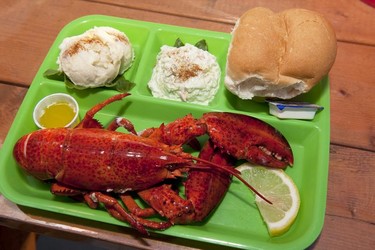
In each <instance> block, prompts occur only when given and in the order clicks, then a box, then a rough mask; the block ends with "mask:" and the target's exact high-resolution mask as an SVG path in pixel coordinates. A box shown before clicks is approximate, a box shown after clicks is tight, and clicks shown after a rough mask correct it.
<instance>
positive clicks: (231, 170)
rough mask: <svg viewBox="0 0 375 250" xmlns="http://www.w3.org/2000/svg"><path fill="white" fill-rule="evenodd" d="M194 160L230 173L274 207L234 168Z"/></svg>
mask: <svg viewBox="0 0 375 250" xmlns="http://www.w3.org/2000/svg"><path fill="white" fill-rule="evenodd" d="M193 158H194V160H196V161H199V162H203V163H206V164H208V165H211V166H215V167H217V168H219V169H221V170H223V171H225V172H227V173H230V174H232V175H234V176H235V177H236V178H237V179H239V180H240V181H241V182H242V183H243V184H245V185H246V186H247V187H248V188H250V189H251V190H252V191H253V192H254V193H255V194H256V195H258V196H259V197H260V198H262V199H263V200H264V201H266V202H267V203H269V204H271V205H272V202H271V201H270V200H268V199H267V198H266V197H264V196H263V195H262V194H261V193H259V192H258V191H257V190H256V189H255V188H254V187H253V186H251V185H250V184H249V183H248V182H247V181H245V180H244V179H243V178H242V177H241V175H240V174H241V173H240V171H238V170H237V169H234V168H231V167H227V166H224V165H219V164H216V163H213V162H210V161H207V160H204V159H201V158H196V157H193Z"/></svg>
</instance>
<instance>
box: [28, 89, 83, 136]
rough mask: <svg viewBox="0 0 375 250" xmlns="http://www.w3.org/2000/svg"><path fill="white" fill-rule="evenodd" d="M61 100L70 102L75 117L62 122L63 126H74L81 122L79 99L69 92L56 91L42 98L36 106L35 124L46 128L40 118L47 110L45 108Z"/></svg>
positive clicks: (34, 113)
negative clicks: (65, 122) (64, 122)
mask: <svg viewBox="0 0 375 250" xmlns="http://www.w3.org/2000/svg"><path fill="white" fill-rule="evenodd" d="M60 102H65V103H68V104H69V106H70V107H71V108H72V109H73V111H74V117H73V119H72V120H71V121H70V122H68V123H67V124H62V125H61V127H66V128H72V127H74V126H76V125H77V124H78V123H79V106H78V103H77V101H76V100H75V99H74V98H73V97H72V96H70V95H68V94H64V93H55V94H52V95H48V96H46V97H44V98H43V99H41V100H40V101H39V102H38V103H37V105H36V106H35V108H34V112H33V119H34V122H35V124H36V125H37V126H38V127H39V128H41V129H45V128H46V127H44V126H42V125H41V124H40V118H41V116H42V115H43V113H44V112H45V110H46V109H47V108H48V107H49V106H50V105H53V104H57V103H60ZM57 115H58V114H57Z"/></svg>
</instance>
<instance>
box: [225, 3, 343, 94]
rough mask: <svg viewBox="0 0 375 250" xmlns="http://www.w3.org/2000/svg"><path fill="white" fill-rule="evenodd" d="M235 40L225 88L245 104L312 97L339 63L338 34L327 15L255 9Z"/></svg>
mask: <svg viewBox="0 0 375 250" xmlns="http://www.w3.org/2000/svg"><path fill="white" fill-rule="evenodd" d="M232 35H233V38H232V41H231V44H230V47H229V50H228V57H227V68H226V78H225V84H226V86H227V88H228V89H229V90H230V91H231V92H232V93H234V94H236V95H238V96H239V97H240V98H242V99H252V98H253V97H254V96H262V97H278V98H281V99H289V98H292V97H295V96H297V95H299V94H302V93H305V92H308V91H309V90H310V89H311V88H312V87H313V86H314V85H316V84H317V83H318V82H319V80H320V79H321V78H322V77H323V76H325V75H326V74H327V73H328V72H329V70H330V69H331V67H332V65H333V63H334V61H335V58H336V50H337V44H336V43H337V42H336V36H335V33H334V30H333V28H332V27H331V25H330V24H329V23H328V22H327V20H326V19H325V18H324V17H323V16H322V15H320V14H318V13H316V12H313V11H309V10H305V9H289V10H286V11H283V12H280V13H274V12H273V11H271V10H269V9H266V8H262V7H258V8H254V9H250V10H248V11H247V12H246V13H244V14H243V15H242V16H241V18H240V19H239V20H238V21H237V23H236V25H235V27H234V30H233V32H232Z"/></svg>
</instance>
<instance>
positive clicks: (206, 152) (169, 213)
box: [131, 141, 233, 224]
mask: <svg viewBox="0 0 375 250" xmlns="http://www.w3.org/2000/svg"><path fill="white" fill-rule="evenodd" d="M199 157H200V158H201V159H205V160H210V161H212V162H215V163H217V164H222V165H231V164H232V163H233V162H232V161H233V158H231V157H229V156H228V155H223V154H222V153H220V152H219V151H218V150H215V149H214V147H213V144H212V142H211V141H209V142H207V143H206V144H205V146H204V147H203V149H202V151H201V153H200V155H199ZM230 182H231V177H230V175H229V174H227V173H223V172H221V171H217V170H212V169H193V170H191V171H190V172H189V175H188V178H187V181H186V182H185V195H186V199H184V198H182V197H181V196H179V194H178V192H176V191H175V190H172V189H171V185H167V184H162V185H159V186H156V187H153V188H150V189H147V190H142V191H140V192H138V195H139V196H140V197H141V198H142V199H143V200H144V201H145V202H146V203H148V204H149V205H150V206H151V207H152V208H153V209H155V210H156V211H157V212H158V213H159V214H160V215H161V216H163V217H166V218H167V219H168V220H169V221H170V222H171V223H172V224H189V223H192V222H198V221H202V220H203V219H204V218H206V216H207V215H208V214H209V213H210V212H211V211H212V210H213V209H214V208H215V207H217V206H218V204H219V203H220V201H221V200H222V198H223V197H224V195H225V194H226V192H227V190H228V187H229V185H230ZM138 211H139V207H135V208H134V209H133V210H132V211H131V212H132V213H136V214H137V215H139V214H138V213H137V212H138Z"/></svg>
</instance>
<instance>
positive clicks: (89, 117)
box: [76, 93, 130, 128]
mask: <svg viewBox="0 0 375 250" xmlns="http://www.w3.org/2000/svg"><path fill="white" fill-rule="evenodd" d="M128 95H130V94H129V93H122V94H118V95H114V96H112V97H110V98H108V99H107V100H105V101H103V102H101V103H99V104H97V105H95V106H94V107H92V108H91V109H90V110H89V111H87V112H86V114H85V117H84V118H83V119H82V121H81V122H80V123H79V124H78V125H77V126H76V128H103V125H101V124H100V122H98V121H97V120H96V119H94V115H95V114H96V113H98V112H99V111H100V110H101V109H102V108H104V107H105V106H107V105H108V104H111V103H112V102H115V101H119V100H121V99H122V98H124V97H126V96H128Z"/></svg>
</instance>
